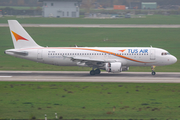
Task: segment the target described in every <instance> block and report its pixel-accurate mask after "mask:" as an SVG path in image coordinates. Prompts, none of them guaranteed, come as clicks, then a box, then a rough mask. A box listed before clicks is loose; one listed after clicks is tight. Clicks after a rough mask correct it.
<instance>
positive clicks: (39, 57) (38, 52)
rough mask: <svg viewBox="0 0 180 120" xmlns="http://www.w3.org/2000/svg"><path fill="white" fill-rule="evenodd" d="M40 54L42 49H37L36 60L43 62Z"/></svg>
mask: <svg viewBox="0 0 180 120" xmlns="http://www.w3.org/2000/svg"><path fill="white" fill-rule="evenodd" d="M42 53H43V49H38V51H37V59H38V60H43V57H42Z"/></svg>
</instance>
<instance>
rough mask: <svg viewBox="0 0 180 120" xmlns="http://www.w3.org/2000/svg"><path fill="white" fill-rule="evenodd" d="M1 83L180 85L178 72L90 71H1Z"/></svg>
mask: <svg viewBox="0 0 180 120" xmlns="http://www.w3.org/2000/svg"><path fill="white" fill-rule="evenodd" d="M0 81H33V82H47V81H48V82H51V81H52V82H127V83H180V73H178V72H176V73H175V72H157V74H156V75H155V76H152V75H151V73H150V72H122V73H117V74H113V73H107V72H102V73H101V74H100V75H95V76H91V75H89V72H88V71H83V72H82V71H78V72H74V71H0Z"/></svg>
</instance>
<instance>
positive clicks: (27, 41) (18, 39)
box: [8, 20, 41, 49]
mask: <svg viewBox="0 0 180 120" xmlns="http://www.w3.org/2000/svg"><path fill="white" fill-rule="evenodd" d="M8 24H9V29H10V33H11V36H12V40H13V44H14V48H15V49H21V48H33V47H35V48H37V47H41V46H39V45H38V44H37V43H36V42H35V41H34V40H33V39H32V38H31V36H30V35H29V34H28V33H27V32H26V30H25V29H24V28H23V27H22V26H21V25H20V24H19V22H18V21H17V20H8Z"/></svg>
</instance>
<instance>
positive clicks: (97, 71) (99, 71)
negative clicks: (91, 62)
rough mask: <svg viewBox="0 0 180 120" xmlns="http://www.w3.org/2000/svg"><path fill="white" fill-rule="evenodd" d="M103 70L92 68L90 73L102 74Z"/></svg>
mask: <svg viewBox="0 0 180 120" xmlns="http://www.w3.org/2000/svg"><path fill="white" fill-rule="evenodd" d="M100 73H101V70H100V69H96V70H91V71H90V75H95V74H100Z"/></svg>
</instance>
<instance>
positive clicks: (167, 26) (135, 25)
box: [0, 24, 180, 28]
mask: <svg viewBox="0 0 180 120" xmlns="http://www.w3.org/2000/svg"><path fill="white" fill-rule="evenodd" d="M21 25H22V26H23V27H64V28H65V27H69V28H180V25H165V24H164V25H159V24H157V25H156V24H151V25H149V24H143V25H142V24H141V25H139V24H21ZM0 27H9V25H8V24H0Z"/></svg>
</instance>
